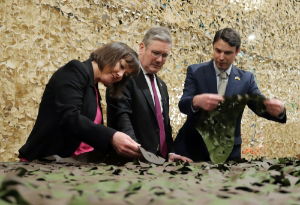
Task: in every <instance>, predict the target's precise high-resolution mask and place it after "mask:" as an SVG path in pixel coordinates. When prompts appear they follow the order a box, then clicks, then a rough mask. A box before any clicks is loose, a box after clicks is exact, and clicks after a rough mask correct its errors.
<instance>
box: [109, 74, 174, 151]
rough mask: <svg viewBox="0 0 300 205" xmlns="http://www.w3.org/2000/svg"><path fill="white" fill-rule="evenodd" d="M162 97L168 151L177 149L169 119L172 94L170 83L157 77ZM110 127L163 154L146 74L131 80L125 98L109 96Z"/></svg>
mask: <svg viewBox="0 0 300 205" xmlns="http://www.w3.org/2000/svg"><path fill="white" fill-rule="evenodd" d="M156 79H157V85H158V87H159V91H160V94H161V99H162V100H161V103H162V107H163V117H164V125H165V132H166V141H167V146H168V152H171V151H172V150H173V139H172V129H171V125H170V118H169V95H168V90H167V86H166V84H165V83H164V82H163V81H162V80H161V79H160V78H159V77H157V76H156ZM106 101H107V123H108V126H111V127H113V128H115V129H116V130H120V131H122V132H125V133H126V134H128V135H129V136H130V137H131V138H133V139H134V140H135V141H136V142H138V143H140V144H141V145H142V147H144V148H145V149H146V150H148V151H150V152H152V153H155V154H159V139H160V136H159V127H158V123H157V120H156V117H155V108H154V102H153V100H152V96H151V92H150V90H149V87H148V84H147V82H146V79H145V76H144V73H143V72H142V71H141V72H139V74H138V75H137V76H135V77H133V78H132V79H130V80H129V81H128V82H127V84H126V87H125V89H124V90H123V97H122V98H120V99H115V98H111V97H110V96H109V95H108V92H107V95H106Z"/></svg>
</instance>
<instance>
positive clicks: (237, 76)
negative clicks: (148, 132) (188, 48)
mask: <svg viewBox="0 0 300 205" xmlns="http://www.w3.org/2000/svg"><path fill="white" fill-rule="evenodd" d="M203 93H214V94H217V93H218V91H217V79H216V72H215V69H214V65H213V61H209V62H205V63H201V64H194V65H190V66H189V67H188V68H187V75H186V80H185V84H184V89H183V95H182V97H181V99H180V101H179V104H178V106H179V109H180V111H181V112H182V113H184V114H186V115H187V120H186V122H185V123H184V125H183V126H182V128H181V129H180V130H179V132H178V135H177V137H176V139H175V150H176V152H177V153H179V154H182V155H185V156H188V157H191V158H192V159H197V157H198V156H195V154H196V153H197V155H200V154H201V153H200V151H199V152H198V151H195V150H191V149H192V147H197V146H198V148H199V149H200V147H203V146H204V145H203V144H202V145H199V143H203V141H202V140H199V138H202V137H201V136H200V135H199V133H198V132H197V131H196V129H195V122H196V119H198V118H197V116H198V115H199V114H201V109H200V110H199V111H198V112H195V111H193V110H192V100H193V97H194V96H195V95H198V94H203ZM238 94H240V95H243V94H258V95H261V92H260V91H259V89H258V87H257V84H256V82H255V78H254V75H253V74H252V73H251V72H248V71H244V70H241V69H239V68H237V67H236V66H234V65H233V66H232V70H231V73H230V75H229V79H228V84H227V87H226V91H225V96H233V95H238ZM247 106H248V107H249V108H250V109H251V110H252V111H253V112H255V113H256V114H258V115H259V116H261V117H264V118H266V119H268V120H273V121H277V122H281V123H285V122H286V115H285V116H284V118H282V119H278V118H276V117H272V116H271V115H269V114H268V113H259V112H258V110H257V107H256V104H254V103H248V104H247ZM242 114H243V111H242V112H240V113H239V117H238V119H237V121H236V128H235V136H234V137H235V138H234V143H235V145H239V144H241V143H242V139H241V119H242ZM197 144H198V145H197ZM193 149H194V148H193Z"/></svg>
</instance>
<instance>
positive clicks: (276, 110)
mask: <svg viewBox="0 0 300 205" xmlns="http://www.w3.org/2000/svg"><path fill="white" fill-rule="evenodd" d="M264 104H265V106H266V109H267V112H268V113H269V114H270V115H272V116H274V117H278V116H279V115H280V114H281V113H283V112H284V109H285V108H284V104H283V102H281V101H280V100H277V99H267V100H265V101H264Z"/></svg>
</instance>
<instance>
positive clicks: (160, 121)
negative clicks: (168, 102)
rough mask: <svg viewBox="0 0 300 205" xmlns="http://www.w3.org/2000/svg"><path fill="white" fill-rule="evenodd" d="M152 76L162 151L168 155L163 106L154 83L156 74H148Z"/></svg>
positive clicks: (165, 155)
mask: <svg viewBox="0 0 300 205" xmlns="http://www.w3.org/2000/svg"><path fill="white" fill-rule="evenodd" d="M147 75H148V76H149V78H150V82H151V87H152V91H153V97H154V103H155V115H156V120H157V123H158V126H159V135H160V146H159V149H160V153H161V155H162V156H163V157H165V158H166V157H167V153H168V148H167V143H166V132H165V125H164V118H163V115H162V112H161V107H160V102H159V98H158V95H157V91H156V88H155V83H154V76H153V74H147Z"/></svg>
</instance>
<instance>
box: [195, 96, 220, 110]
mask: <svg viewBox="0 0 300 205" xmlns="http://www.w3.org/2000/svg"><path fill="white" fill-rule="evenodd" d="M223 101H224V98H223V97H222V96H221V95H218V94H200V95H195V96H194V98H193V107H194V108H196V109H197V108H198V107H200V108H202V109H203V110H206V111H212V110H214V109H215V108H216V107H217V106H218V105H219V103H220V102H223Z"/></svg>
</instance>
